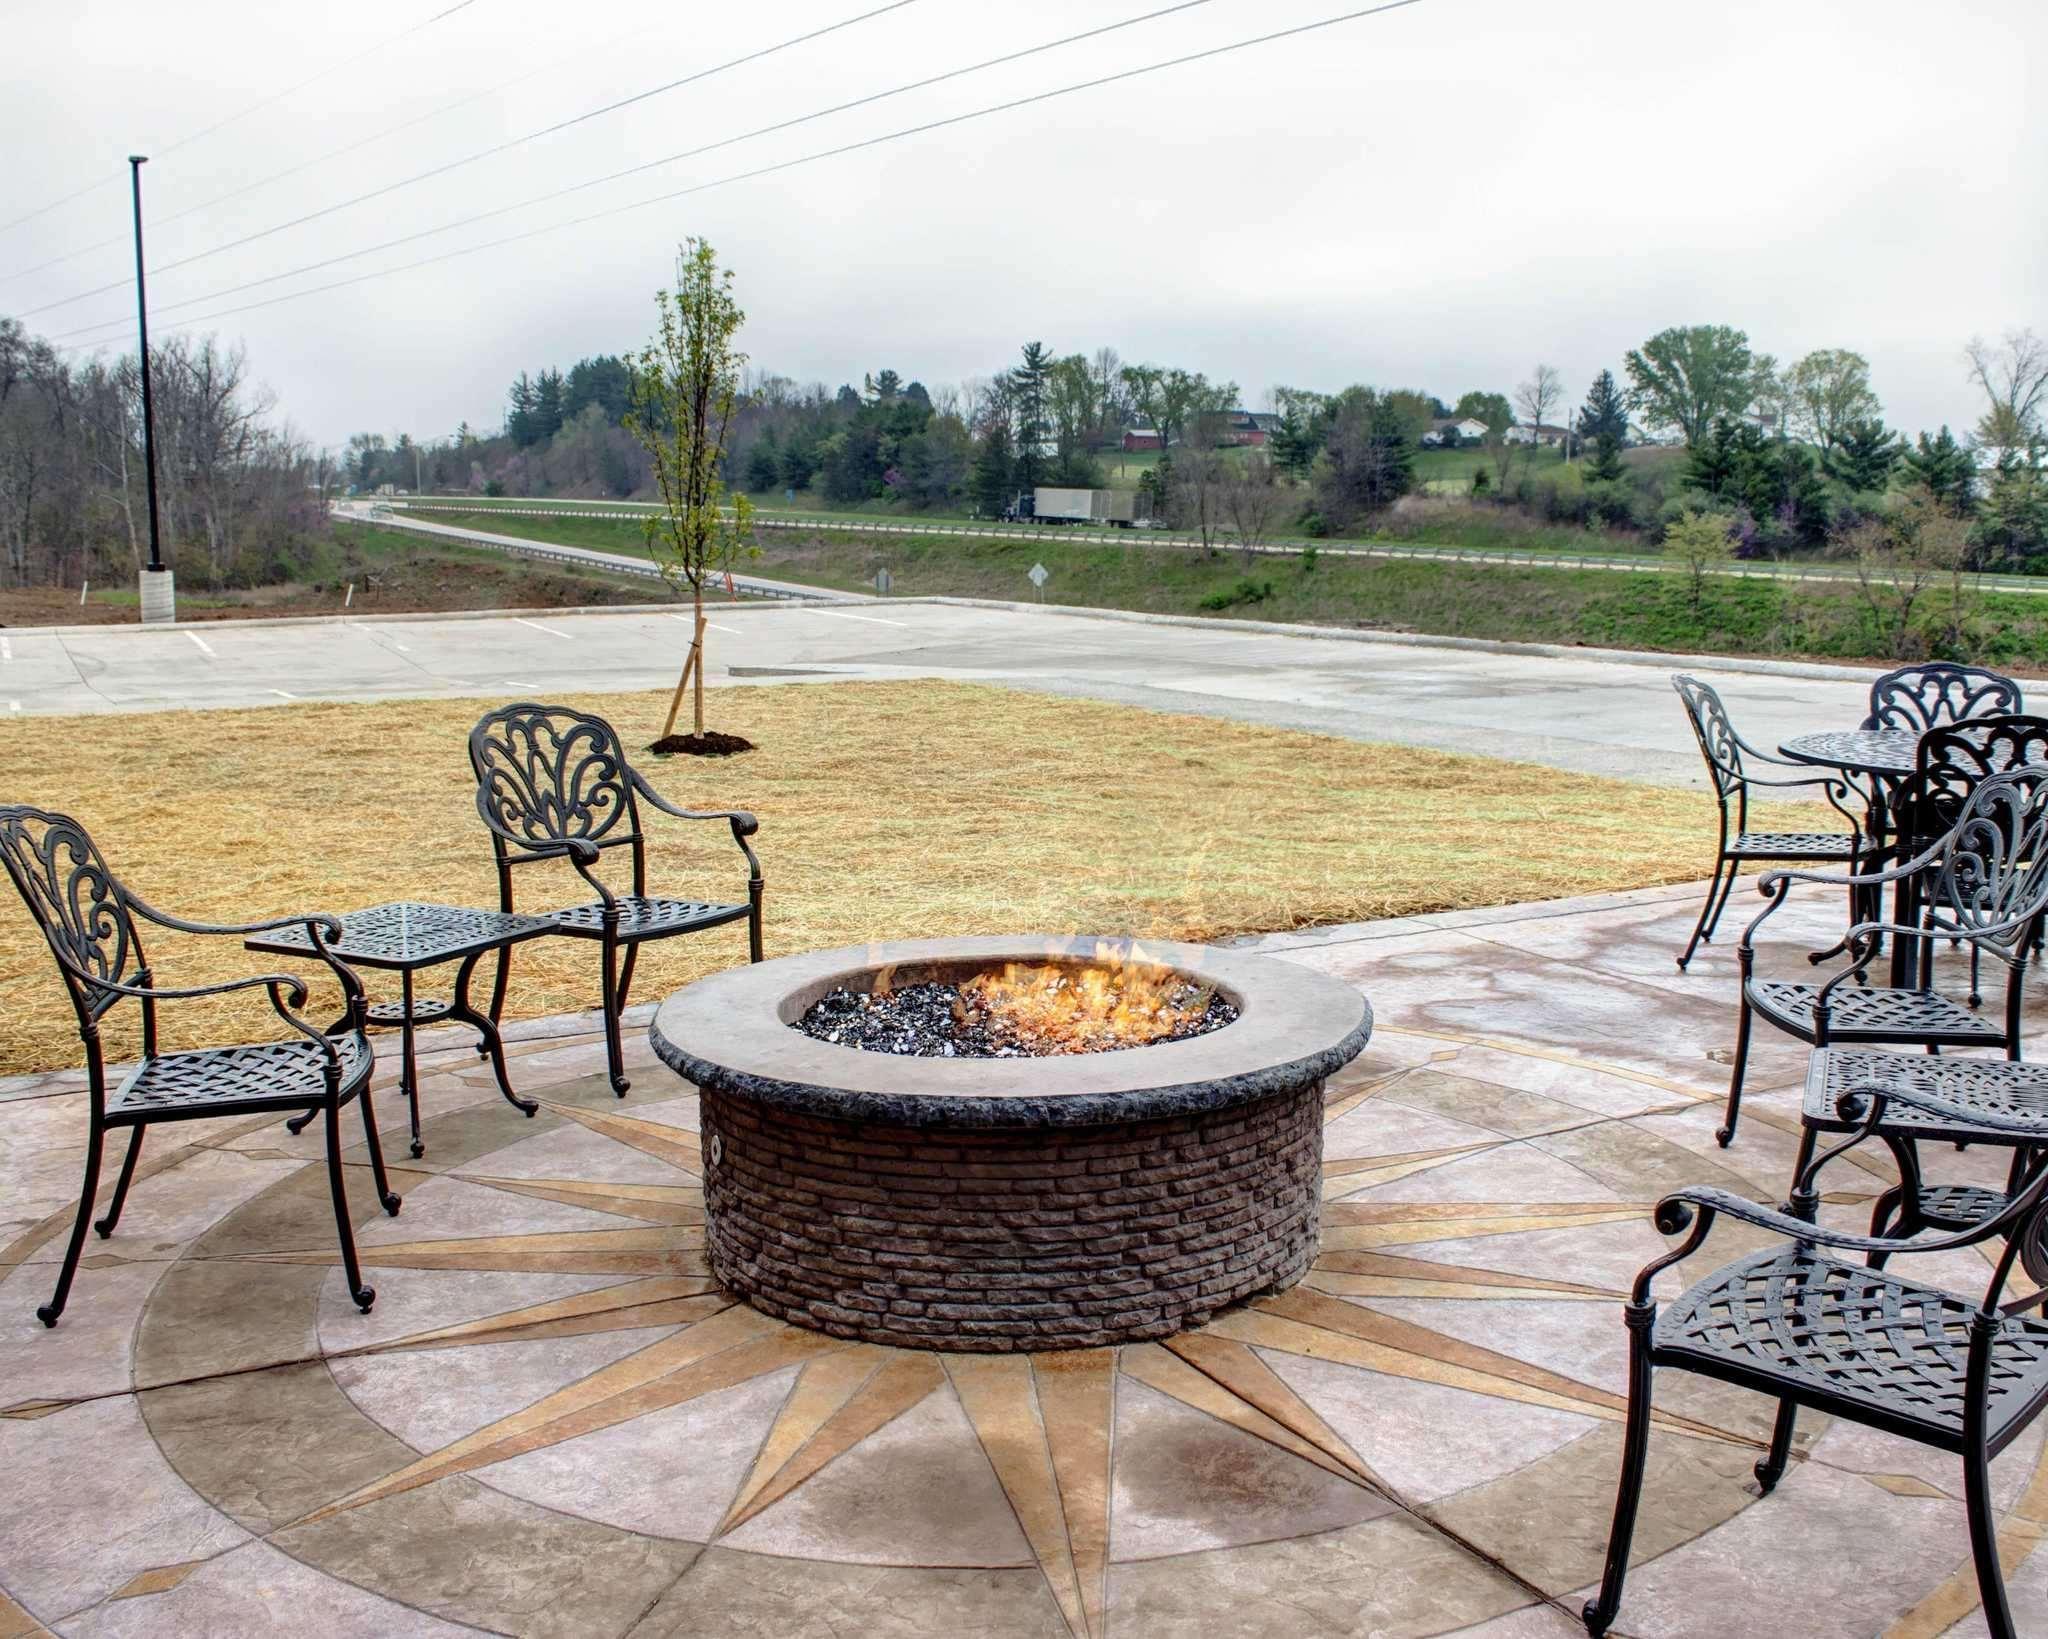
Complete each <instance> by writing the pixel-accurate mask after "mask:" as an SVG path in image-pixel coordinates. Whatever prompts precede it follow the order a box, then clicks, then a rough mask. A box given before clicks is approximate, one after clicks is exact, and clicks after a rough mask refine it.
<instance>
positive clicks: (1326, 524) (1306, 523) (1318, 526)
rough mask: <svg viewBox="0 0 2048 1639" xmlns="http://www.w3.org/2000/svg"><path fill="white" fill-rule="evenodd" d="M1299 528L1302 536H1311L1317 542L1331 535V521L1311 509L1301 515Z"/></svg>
mask: <svg viewBox="0 0 2048 1639" xmlns="http://www.w3.org/2000/svg"><path fill="white" fill-rule="evenodd" d="M1299 528H1300V530H1301V532H1302V534H1304V535H1307V536H1310V537H1312V538H1313V539H1315V540H1321V539H1322V538H1323V537H1324V536H1325V535H1327V534H1329V533H1330V521H1329V519H1327V518H1325V517H1324V516H1323V515H1322V514H1321V513H1320V512H1318V511H1316V510H1315V509H1314V508H1313V507H1311V508H1310V509H1309V510H1308V511H1306V512H1304V513H1303V514H1302V515H1301V523H1300V525H1299Z"/></svg>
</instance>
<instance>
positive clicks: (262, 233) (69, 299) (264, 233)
mask: <svg viewBox="0 0 2048 1639" xmlns="http://www.w3.org/2000/svg"><path fill="white" fill-rule="evenodd" d="M472 3H473V0H464V4H472ZM916 3H917V0H889V3H888V4H887V5H882V6H877V7H875V8H874V9H873V10H872V11H864V12H860V13H858V14H857V15H855V16H852V17H846V18H842V19H841V20H840V21H838V22H836V23H827V24H826V25H825V26H824V27H823V28H814V29H812V30H811V31H810V32H809V33H807V34H798V35H795V36H793V37H792V38H790V39H787V40H782V41H778V42H777V43H776V44H774V45H772V46H763V47H761V48H760V49H759V50H757V51H749V52H747V53H746V54H745V55H744V56H739V57H734V58H732V59H731V60H730V61H727V62H722V63H719V64H717V65H716V66H715V67H712V68H701V69H699V70H698V71H697V72H696V73H694V74H685V75H684V76H683V77H682V78H681V79H679V80H670V81H668V82H667V83H666V84H663V85H656V86H650V87H649V88H648V89H647V90H645V91H636V92H634V93H633V95H632V96H630V97H621V98H619V99H618V100H617V101H616V102H608V103H606V104H605V105H604V106H603V107H601V108H592V109H589V110H588V111H586V112H584V113H581V114H576V115H573V116H572V117H570V118H569V119H565V120H557V121H556V122H555V123H554V124H553V125H544V126H542V127H541V128H540V129H539V130H537V131H529V132H527V133H526V134H525V135H524V136H519V137H508V138H507V139H506V140H505V141H503V142H500V143H494V144H493V145H492V146H491V147H488V148H479V149H478V150H477V151H476V152H475V153H473V154H466V155H464V156H463V157H462V158H461V159H451V160H449V161H448V162H447V163H445V164H442V165H436V166H433V167H432V168H431V169H428V170H424V171H420V172H418V173H417V174H415V175H413V176H408V177H403V178H401V179H400V180H398V181H396V182H387V183H385V184H384V185H383V186H382V187H377V188H372V189H370V190H369V191H368V192H367V193H359V194H357V195H355V196H354V197H353V198H351V199H343V200H340V201H338V202H337V203H335V204H332V205H323V206H321V207H320V209H318V210H317V211H307V212H306V213H305V214H304V215H303V216H294V217H292V218H291V219H290V220H289V221H286V222H278V223H275V224H273V225H272V226H270V227H267V228H259V229H258V230H257V231H256V232H254V233H245V234H243V235H242V237H241V238H239V239H230V240H229V241H228V242H227V243H226V244H224V245H215V246H214V247H213V248H212V249H211V250H202V251H196V252H194V253H193V254H192V255H190V256H181V257H179V258H178V259H177V260H176V261H174V262H165V263H163V264H162V265H161V266H159V267H153V268H151V269H150V270H149V271H150V272H151V273H169V272H172V271H173V270H174V269H177V268H181V267H188V266H190V265H191V264H192V263H194V262H203V261H205V260H207V259H208V258H209V257H213V256H219V255H221V254H223V253H224V252H226V251H231V250H238V249H240V248H241V247H242V246H243V245H250V244H254V243H255V242H256V241H257V240H259V239H268V238H269V237H270V236H271V235H272V234H276V233H283V232H285V231H286V230H287V229H289V228H297V227H303V226H304V225H305V224H306V223H308V222H317V221H318V220H319V219H320V218H321V217H323V216H332V215H333V214H334V213H335V212H336V211H345V210H348V209H350V208H351V207H353V206H356V205H363V204H367V203H368V202H369V201H370V200H372V199H382V198H383V197H384V196H385V195H386V194H393V193H397V192H398V191H399V189H401V188H410V187H411V186H412V185H413V184H414V183H416V182H425V181H427V180H429V179H430V178H432V177H437V176H446V175H447V174H448V173H449V172H450V171H459V170H461V169H462V168H463V167H464V166H466V165H474V164H476V163H477V162H478V161H479V160H485V159H489V158H491V157H492V156H493V155H495V154H502V153H506V152H508V151H509V150H511V149H514V148H519V147H523V146H525V145H526V144H527V143H529V142H537V141H538V140H539V139H540V138H542V137H549V136H553V135H555V134H556V133H557V132H559V131H566V130H568V129H570V127H572V126H577V125H582V124H584V123H585V122H586V121H588V120H594V119H597V118H599V117H600V116H602V115H605V114H612V113H616V112H618V110H619V109H621V108H630V107H632V106H633V104H635V103H640V102H645V101H647V100H648V98H650V97H659V96H662V95H664V94H665V93H667V92H670V91H674V90H677V89H678V88H679V87H682V86H686V85H694V84H696V83H697V82H698V81H699V80H708V79H710V78H711V77H712V76H713V75H714V74H723V73H724V72H725V71H726V70H727V69H731V68H738V67H740V66H741V65H742V64H745V63H752V62H758V61H760V59H762V58H763V57H772V56H774V55H775V54H776V53H777V52H780V51H788V50H789V49H790V48H791V47H793V46H800V45H803V44H805V43H806V42H808V41H811V40H817V39H821V38H823V37H824V36H825V35H827V34H836V33H838V32H839V31H840V30H841V29H847V28H852V27H853V26H854V25H855V24H856V23H865V22H867V21H869V20H870V19H871V18H875V17H880V16H882V15H883V14H884V13H885V12H891V11H901V10H902V9H903V8H904V7H905V6H911V5H915V4H916ZM134 282H135V281H134V280H133V279H116V280H115V281H114V282H113V283H112V284H104V285H98V286H95V287H94V288H93V289H91V290H82V291H80V292H79V293H78V294H77V295H76V296H65V297H62V298H60V299H59V300H57V301H54V302H44V303H43V304H42V306H40V307H30V308H25V309H23V310H22V311H21V312H20V313H18V314H16V315H15V316H16V317H17V318H22V319H26V318H32V317H33V316H34V315H36V314H38V313H47V312H49V311H50V310H51V309H52V308H56V307H69V306H71V304H72V303H74V302H82V301H85V300H87V299H89V298H91V297H93V296H104V295H105V294H106V293H107V292H108V291H110V290H125V289H127V288H128V286H130V285H132V284H133V283H134Z"/></svg>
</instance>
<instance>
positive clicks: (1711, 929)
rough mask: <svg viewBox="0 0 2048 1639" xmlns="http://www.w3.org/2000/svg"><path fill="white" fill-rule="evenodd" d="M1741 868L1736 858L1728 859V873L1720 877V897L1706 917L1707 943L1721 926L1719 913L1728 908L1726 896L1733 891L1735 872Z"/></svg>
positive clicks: (1712, 940)
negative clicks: (1712, 911)
mask: <svg viewBox="0 0 2048 1639" xmlns="http://www.w3.org/2000/svg"><path fill="white" fill-rule="evenodd" d="M1741 869H1742V866H1741V864H1740V863H1739V862H1738V861H1736V860H1732V859H1731V860H1729V861H1728V874H1727V875H1726V876H1724V877H1723V878H1722V879H1721V897H1720V898H1719V899H1717V900H1716V901H1715V902H1714V914H1713V915H1712V916H1710V917H1708V918H1707V943H1708V944H1710V945H1711V944H1712V943H1713V942H1714V935H1715V933H1716V932H1718V931H1719V929H1720V926H1721V913H1722V912H1723V911H1725V910H1726V909H1727V908H1728V896H1729V895H1730V894H1732V893H1733V892H1734V891H1735V877H1736V873H1737V872H1739V871H1740V870H1741Z"/></svg>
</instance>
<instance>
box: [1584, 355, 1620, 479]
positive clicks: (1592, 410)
mask: <svg viewBox="0 0 2048 1639" xmlns="http://www.w3.org/2000/svg"><path fill="white" fill-rule="evenodd" d="M1579 436H1580V437H1581V438H1583V439H1585V440H1586V441H1587V442H1588V443H1589V444H1591V445H1592V446H1593V464H1592V466H1591V467H1590V468H1588V469H1587V472H1586V477H1587V478H1588V479H1589V480H1591V481H1592V482H1594V483H1601V484H1611V483H1613V482H1614V481H1615V480H1616V479H1618V478H1620V477H1621V446H1622V444H1623V442H1624V441H1625V440H1626V439H1627V437H1628V401H1627V400H1626V399H1625V398H1623V397H1622V395H1621V388H1620V387H1619V386H1617V385H1616V384H1615V380H1614V372H1613V371H1612V370H1602V371H1601V372H1600V373H1599V374H1598V375H1597V376H1595V377H1594V378H1593V385H1592V386H1591V387H1589V388H1587V389H1586V402H1585V404H1584V405H1583V406H1582V407H1581V408H1580V410H1579Z"/></svg>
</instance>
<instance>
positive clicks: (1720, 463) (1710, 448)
mask: <svg viewBox="0 0 2048 1639" xmlns="http://www.w3.org/2000/svg"><path fill="white" fill-rule="evenodd" d="M1745 432H1756V429H1755V428H1754V427H1749V428H1737V426H1736V425H1735V423H1734V422H1732V421H1730V420H1729V419H1728V418H1727V417H1726V416H1722V417H1720V418H1719V419H1718V420H1717V421H1715V423H1714V425H1713V428H1712V429H1711V430H1710V431H1708V432H1706V433H1704V434H1702V435H1701V437H1700V439H1699V442H1698V443H1696V444H1694V445H1693V447H1692V452H1691V454H1690V456H1689V457H1688V459H1687V461H1686V464H1685V481H1686V484H1687V486H1688V487H1689V488H1692V489H1696V490H1698V491H1699V492H1700V493H1701V494H1702V495H1709V496H1712V497H1713V498H1714V499H1715V500H1717V501H1725V500H1732V499H1733V498H1734V495H1735V491H1736V488H1737V487H1738V484H1739V481H1740V478H1741V474H1742V466H1743V458H1744V456H1745V454H1746V453H1749V452H1747V451H1745V449H1744V442H1745V441H1744V439H1743V436H1742V435H1743V433H1745ZM1757 437H1758V439H1759V441H1761V438H1762V434H1760V433H1759V434H1757Z"/></svg>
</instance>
